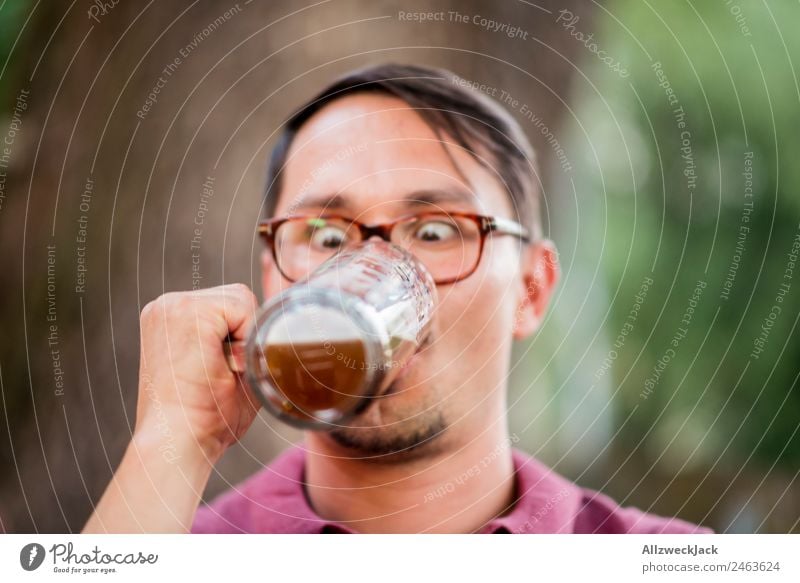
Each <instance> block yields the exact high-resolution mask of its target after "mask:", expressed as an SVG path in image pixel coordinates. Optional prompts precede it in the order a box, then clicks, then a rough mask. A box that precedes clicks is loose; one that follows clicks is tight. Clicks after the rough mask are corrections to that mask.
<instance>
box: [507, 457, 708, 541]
mask: <svg viewBox="0 0 800 583" xmlns="http://www.w3.org/2000/svg"><path fill="white" fill-rule="evenodd" d="M513 455H514V466H515V471H516V482H517V491H518V493H517V496H518V500H517V508H515V509H514V510H513V511H512V515H516V516H515V518H513V522H514V523H515V525H516V528H514V529H512V531H513V532H561V533H576V534H593V533H597V534H615V533H631V534H645V533H665V534H666V533H670V534H682V533H710V532H712V531H711V529H708V528H705V527H701V526H698V525H695V524H692V523H690V522H686V521H684V520H681V519H679V518H668V517H663V516H658V515H656V514H651V513H648V512H644V511H642V510H640V509H638V508H634V507H632V506H621V505H620V504H618V503H617V502H616V501H614V500H613V499H612V498H610V497H609V496H607V495H605V494H602V493H600V492H596V491H594V490H590V489H587V488H581V487H580V486H578V485H577V484H575V483H574V482H572V481H570V480H568V479H567V478H565V477H564V476H562V475H560V474H558V473H557V472H555V471H553V470H552V469H550V468H548V467H547V466H545V465H544V464H542V463H541V462H539V461H538V460H536V459H534V458H533V457H531V456H529V455H528V454H526V453H523V452H521V451H519V450H514V454H513Z"/></svg>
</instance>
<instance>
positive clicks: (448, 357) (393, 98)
mask: <svg viewBox="0 0 800 583" xmlns="http://www.w3.org/2000/svg"><path fill="white" fill-rule="evenodd" d="M538 192H539V188H538V183H537V172H536V167H535V164H534V159H533V153H532V150H531V147H530V144H529V143H528V141H527V139H526V138H525V136H524V134H523V132H522V130H521V129H520V127H519V126H518V124H517V123H516V122H515V121H514V120H513V118H512V117H511V116H510V115H509V114H508V113H507V112H506V111H505V110H504V109H503V108H502V107H501V106H500V105H499V104H497V103H496V102H494V101H493V100H492V99H490V98H489V97H488V96H487V95H485V94H483V93H481V92H479V91H477V90H475V89H473V88H472V87H471V86H470V84H468V83H467V82H465V81H464V80H462V79H460V78H458V77H456V76H455V75H453V74H452V73H449V72H446V71H440V70H434V69H428V68H423V67H417V66H398V65H383V66H377V67H372V68H367V69H364V70H360V71H355V72H353V73H351V74H349V75H347V76H345V77H343V78H341V79H339V80H338V81H336V82H335V83H334V84H332V85H331V86H330V87H328V88H327V89H325V90H324V91H323V92H322V93H320V94H319V95H317V96H316V97H315V98H314V99H312V100H310V101H309V102H308V103H307V104H306V105H304V106H303V107H301V108H300V109H299V110H298V113H296V114H295V115H294V116H293V117H292V118H291V119H290V120H289V122H288V124H287V125H286V127H285V129H284V133H283V135H282V136H281V138H280V140H279V142H278V144H277V146H276V148H275V151H274V152H273V156H272V161H271V165H270V170H269V176H268V186H267V197H266V214H267V216H273V217H285V216H292V217H306V220H307V217H312V218H313V217H323V218H325V217H331V216H333V215H336V216H338V217H344V218H345V219H346V220H347V221H358V222H360V223H362V224H366V225H376V224H387V223H391V222H392V221H393V220H395V219H397V218H398V217H408V216H416V215H420V216H421V215H422V214H423V213H425V214H426V216H427V215H429V214H431V213H434V214H435V215H436V216H440V217H444V218H442V219H441V220H440V221H438V222H436V224H434V225H433V226H431V223H430V221H428V222H426V223H425V225H426V226H425V229H424V232H421V234H419V237H425V238H429V237H433V238H434V240H439V238H442V237H448V236H451V235H452V233H453V232H456V233H459V236H460V237H461V238H460V239H459V241H460V246H459V247H458V249H457V251H455V252H453V256H452V257H451V258H448V259H450V260H451V261H453V262H460V263H459V269H458V274H457V275H458V277H457V278H455V279H456V280H455V281H446V282H442V281H441V278H439V279H440V280H439V281H438V284H437V292H438V297H439V302H438V304H437V307H436V313H435V314H434V321H433V327H432V332H431V337H430V342H428V343H427V344H426V345H425V347H424V348H423V349H422V350H421V351H420V352H419V353H418V354H417V355H416V356H415V358H414V360H413V363H412V364H411V365H410V366H409V367H408V368H407V370H406V371H404V374H403V375H402V376H401V377H400V378H399V379H398V380H397V381H396V382H395V383H394V385H393V386H392V388H391V390H390V391H389V393H388V395H387V396H385V397H382V398H379V399H376V400H375V402H374V403H373V404H371V405H370V406H369V407H368V408H367V409H366V410H365V411H364V412H363V413H361V414H359V415H358V416H357V417H356V418H355V419H354V420H352V421H351V422H349V423H348V425H347V426H346V427H341V428H337V429H336V430H334V431H330V432H308V433H307V434H306V438H305V441H304V443H303V444H300V445H298V446H295V447H294V448H292V449H290V450H289V451H288V452H286V453H284V454H283V455H282V456H281V457H280V458H279V459H278V460H276V461H275V462H274V463H273V464H272V465H270V466H269V467H267V468H265V469H263V470H262V471H260V472H258V473H257V474H256V475H255V476H253V477H251V478H250V479H249V480H247V481H246V482H245V483H244V484H242V485H239V486H237V487H234V488H232V489H231V490H229V491H228V492H227V493H225V494H223V495H222V496H220V497H219V498H218V499H217V500H215V501H214V502H213V503H212V504H211V505H210V506H208V507H203V508H200V509H199V510H198V504H199V500H200V495H201V494H202V492H203V489H204V487H205V485H206V483H207V480H208V478H209V475H210V473H211V471H212V468H213V466H214V464H215V462H217V461H218V460H219V459H220V456H221V455H222V454H223V452H224V451H225V449H226V448H227V447H228V446H230V445H231V444H232V443H234V442H235V441H236V440H237V439H239V438H240V437H241V436H242V435H243V434H244V432H245V431H246V430H247V428H248V426H249V425H250V424H251V422H252V421H253V419H254V417H255V415H256V413H257V410H258V405H257V402H256V400H255V399H254V398H253V397H252V396H251V395H250V394H249V391H246V390H243V388H242V385H241V383H239V382H238V379H237V377H236V375H234V374H233V373H232V372H231V371H230V370H229V368H228V366H227V364H226V361H225V357H224V354H223V349H222V343H223V341H224V340H225V339H226V338H227V337H228V336H229V335H230V336H232V337H233V338H235V339H242V338H244V337H245V336H246V334H247V331H248V325H249V323H250V322H251V321H252V319H253V313H254V310H255V309H256V307H257V304H258V302H257V300H256V297H255V296H254V295H253V293H252V292H251V291H250V290H249V289H248V288H246V287H245V286H243V285H232V286H223V287H218V288H213V289H209V290H203V291H197V292H191V293H171V294H166V295H164V296H162V297H160V298H158V299H157V300H155V301H154V302H152V303H150V304H148V305H147V306H146V307H145V309H144V310H143V312H142V318H141V338H142V342H141V350H142V353H141V371H140V387H139V395H140V396H139V403H138V410H137V421H136V428H135V431H134V434H133V439H132V441H131V444H130V446H129V448H128V450H127V451H126V453H125V455H124V457H123V460H122V462H121V464H120V467H119V469H118V470H117V472H116V474H115V476H114V479H113V480H112V483H111V484H110V486H109V487H108V489H107V491H106V493H105V494H104V496H103V498H102V500H101V502H100V503H99V505H98V506H97V509H96V512H95V513H94V514H93V516H92V517H91V518H90V520H89V522H88V524H87V526H86V529H85V530H86V532H109V531H110V532H131V531H134V532H136V531H145V532H186V531H189V530H191V531H192V532H231V533H235V532H278V533H281V532H304V533H320V532H363V533H377V532H408V533H418V532H428V533H433V532H455V533H474V532H481V533H495V532H512V533H529V532H567V533H570V532H581V533H591V532H671V533H676V532H696V531H705V530H707V529H701V528H699V527H696V526H694V525H691V524H688V523H685V522H682V521H680V520H675V519H672V520H670V519H663V518H659V517H656V516H652V515H648V514H645V513H642V512H640V511H638V510H636V509H631V508H626V509H623V508H620V507H619V506H617V505H616V504H615V503H614V502H613V501H611V500H610V499H609V498H607V497H605V496H603V495H602V494H599V493H595V492H591V491H587V490H583V489H581V488H579V487H578V486H576V485H574V484H572V483H570V482H569V481H568V480H566V479H564V478H562V477H560V476H558V475H556V474H555V473H553V472H551V471H550V470H548V469H547V468H545V467H544V466H542V465H541V464H540V463H539V462H537V461H536V460H534V459H531V458H530V457H528V456H526V455H525V454H523V453H521V452H519V451H517V450H515V449H514V448H513V447H511V446H512V444H513V442H514V441H515V438H512V437H510V436H509V430H508V425H507V415H506V413H507V401H506V384H507V375H508V369H509V364H510V358H511V345H512V341H513V340H514V339H523V338H525V337H528V336H530V335H531V334H533V333H534V332H535V331H536V330H537V329H538V327H539V325H540V323H541V322H542V319H543V318H544V316H545V313H546V309H547V306H548V302H549V300H550V297H551V295H552V293H553V290H554V288H555V286H556V283H557V280H558V273H559V272H558V263H557V256H556V251H555V248H554V246H553V244H552V243H551V242H550V241H548V240H547V239H544V238H543V237H542V234H541V227H540V220H539V211H538V201H537V196H538ZM451 213H452V214H454V213H470V214H472V215H476V216H479V217H483V218H482V219H475V221H477V223H476V224H478V225H483V226H484V227H485V228H484V230H483V231H482V232H481V239H480V241H481V242H482V245H480V246H478V245H476V244H475V242H474V241H475V239H474V238H473V239H469V238H468V237H463V236H462V232H461V230H460V227H458V226H456V227H454V226H453V225H451V223H450V222H449V221H450V219H449V218H448V217H450V216H451ZM296 220H303V219H296ZM314 220H316V221H317V222H316V223H314V224H320V223H319V219H314ZM498 225H501V226H498ZM502 225H504V226H505V227H502ZM302 226H303V225H300V227H302ZM463 228H470V227H466V226H465V227H463ZM298 232H300V233H306V231H304V230H303V229H302V228H300V229H299V230H298ZM310 232H311V233H312V234H308V233H306V235H304V236H307V237H308V238H307V239H303V238H302V237H299V238H295V239H297V240H299V241H300V243H295V244H298V245H300V249H299V252H300V253H302V251H303V248H302V245H305V244H310V243H309V241H310V240H311V239H312V238H314V237H318V236H320V237H333V239H332V240H333V245H332V247H333V248H334V249H335V248H336V247H337V245H342V244H344V245H351V244H353V245H356V244H359V241H348V240H347V239H346V238H344V237H343V235H342V232H341V230H339V231H336V230H335V229H334V230H332V231H330V232H319V231H317V230H316V228H315V229H311V231H310ZM415 233H416V231H415ZM415 236H416V235H415ZM389 238H390V240H393V239H392V237H389ZM295 239H292V240H293V241H294V240H295ZM330 240H331V239H325V241H327V242H329V241H330ZM296 251H297V250H296ZM287 257H291V254H289V255H288V256H287ZM290 262H291V259H287V258H285V257H284V256H282V255H281V254H280V253H276V252H275V251H274V250H273V249H269V248H268V249H266V250H265V251H264V253H263V255H262V286H263V290H264V294H265V296H266V297H267V298H269V297H271V296H273V295H274V294H276V293H278V292H279V291H281V290H282V289H285V288H286V287H287V286H289V285H291V281H290V279H289V278H287V276H286V274H287V272H288V271H291V270H292V269H296V268H297V266H296V265H290V264H289V263H290ZM434 271H435V270H432V274H433V275H434V278H436V276H437V274H436V273H435V272H434ZM451 279H452V278H451ZM165 436H168V437H169V440H170V447H171V450H170V451H171V455H170V456H169V459H166V458H165V457H164V456H163V455H162V450H163V446H164V442H165Z"/></svg>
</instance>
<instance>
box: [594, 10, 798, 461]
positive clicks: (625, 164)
mask: <svg viewBox="0 0 800 583" xmlns="http://www.w3.org/2000/svg"><path fill="white" fill-rule="evenodd" d="M607 10H608V13H609V14H610V15H613V16H610V15H609V14H607V15H606V16H605V17H604V18H603V26H604V29H605V30H604V34H603V35H602V38H603V41H602V42H603V43H604V48H607V51H608V53H609V54H611V55H615V56H616V57H617V58H619V59H620V60H621V61H622V62H624V63H626V64H627V65H628V69H629V70H630V71H631V75H630V77H629V78H627V79H621V78H620V77H619V76H615V75H614V74H613V73H609V72H608V71H604V70H603V69H602V65H600V66H598V67H596V70H594V71H593V72H592V74H593V75H594V79H595V83H596V85H597V93H595V94H591V93H587V96H585V97H584V98H583V99H582V103H581V105H580V106H579V108H578V110H579V112H582V113H579V115H580V116H581V119H582V121H583V123H584V126H585V128H586V131H587V132H588V138H589V140H591V144H592V145H593V146H594V148H595V150H597V152H598V156H599V160H598V161H599V164H598V166H597V167H591V166H590V167H588V168H587V167H584V169H583V171H582V173H583V175H584V176H583V177H582V178H583V179H584V180H585V181H587V182H588V183H589V184H591V185H592V187H593V188H594V189H595V190H596V191H597V192H599V193H601V194H602V195H603V196H605V197H606V202H607V204H608V215H607V221H608V224H607V230H606V233H607V235H606V237H607V239H606V244H607V246H608V252H607V253H606V254H604V256H603V258H604V267H605V270H606V274H607V277H608V282H609V287H610V290H611V292H612V293H613V292H615V291H616V288H617V285H620V284H621V287H620V289H619V293H618V294H617V296H616V300H615V302H614V305H613V310H612V321H611V322H610V323H609V324H608V330H609V335H610V336H612V342H613V335H616V334H617V332H618V331H619V330H620V329H621V327H623V326H624V324H625V320H626V317H627V316H628V313H629V310H630V306H631V298H633V297H634V296H635V294H636V293H637V292H638V291H639V288H640V286H641V282H642V279H643V277H645V276H648V275H650V276H651V277H653V279H654V281H655V286H654V287H653V289H651V290H650V292H649V294H648V296H647V300H646V302H645V303H644V305H643V308H642V312H641V314H640V316H639V318H638V321H637V323H636V325H635V326H634V328H633V330H632V331H631V333H630V335H629V336H628V337H627V340H626V342H625V343H624V346H623V347H622V348H621V349H620V350H619V351H618V352H619V357H618V358H617V359H616V360H615V362H614V382H615V387H616V386H620V387H621V390H620V393H619V396H620V398H619V407H620V408H621V409H622V410H621V413H620V416H619V417H620V419H625V418H627V417H628V414H629V413H631V412H634V414H633V415H631V418H630V421H629V422H628V423H627V424H626V426H625V427H624V428H623V430H622V432H621V434H620V435H621V439H620V441H621V443H624V444H628V447H631V448H633V447H638V446H641V447H644V448H645V450H646V451H647V452H649V454H650V455H651V457H652V458H658V457H659V456H661V454H662V453H664V452H666V453H668V454H669V453H671V452H673V453H674V452H675V451H680V452H682V453H679V454H676V455H678V456H681V457H680V458H679V461H680V460H681V459H682V460H683V461H685V462H688V463H700V462H703V463H706V464H707V463H715V462H717V461H718V460H720V459H722V460H725V461H726V462H728V463H730V464H731V466H735V465H736V464H741V463H742V462H745V461H748V460H749V461H751V462H757V463H760V464H761V465H762V466H763V467H770V466H771V465H772V464H773V462H775V461H776V460H777V462H778V463H779V464H781V465H783V466H785V467H786V468H787V469H793V468H796V467H797V465H798V462H800V435H797V428H798V411H800V388H798V387H797V385H796V382H795V381H796V380H797V375H798V371H800V364H798V355H800V340H798V338H800V337H799V336H798V334H797V329H796V327H795V326H796V324H797V318H798V314H800V262H798V263H797V265H796V266H793V265H792V262H791V257H790V256H789V253H790V252H791V250H792V245H793V242H795V241H796V237H799V236H800V197H799V196H798V192H799V191H800V165H798V164H796V163H795V160H794V158H795V157H796V156H797V153H798V152H800V131H798V129H800V87H799V86H798V78H797V77H798V72H797V70H796V69H797V67H796V65H797V64H798V63H800V37H798V35H796V34H795V30H794V25H793V24H792V23H796V22H798V21H800V5H798V4H796V3H794V4H792V3H788V2H787V3H771V4H769V6H768V5H767V4H766V3H764V4H754V3H745V2H740V6H739V7H736V4H735V3H733V2H732V3H730V4H726V3H716V2H694V3H687V2H666V3H648V2H639V1H638V0H636V1H633V0H620V1H617V2H612V3H611V4H609V5H608V6H607ZM737 16H738V17H739V19H738V20H737ZM743 27H745V28H743ZM746 33H747V34H746ZM648 54H649V56H648ZM655 63H660V67H659V66H657V65H655ZM659 69H660V71H661V73H662V74H661V75H659V73H658V71H659ZM667 84H668V85H667ZM668 87H669V88H671V90H672V91H673V92H674V95H673V97H672V99H673V101H672V102H670V95H669V94H668V92H667V88H668ZM679 108H682V109H679ZM680 122H683V123H684V124H685V125H684V126H681V125H680ZM686 132H688V133H686ZM749 153H752V155H751V154H749ZM628 155H630V161H629V160H628ZM587 159H588V152H587ZM746 164H750V165H751V166H749V167H748V166H746ZM748 170H749V171H750V172H751V177H750V176H746V175H745V174H744V173H745V171H748ZM749 179H750V180H752V185H750V184H748V180H749ZM750 187H752V196H746V194H747V193H749V191H748V190H747V189H748V188H750ZM751 203H752V205H751ZM797 240H798V241H800V239H797ZM632 245H633V249H631V246H632ZM629 255H630V260H629V261H628V262H626V258H627V257H628V256H629ZM797 259H798V260H800V257H798V258H797ZM792 268H793V269H794V270H793V271H792ZM698 281H700V282H703V283H704V284H705V287H704V288H701V293H700V294H699V298H698V299H697V301H696V304H697V305H696V306H695V307H694V311H693V313H692V314H691V318H690V319H689V321H688V323H687V319H686V318H685V315H686V314H687V310H688V308H690V307H692V306H691V303H690V300H691V298H692V296H693V293H694V290H695V289H696V287H697V285H698ZM782 285H783V287H782ZM787 286H788V287H787ZM781 294H783V295H781ZM776 311H777V312H778V313H776ZM771 312H772V313H773V316H774V318H770V313H771ZM762 327H765V328H766V329H768V332H765V331H764V330H763V329H762ZM682 331H685V337H684V336H683V332H682ZM676 337H678V338H677V342H676ZM759 339H761V340H763V346H761V345H759V343H758V340H759ZM675 344H677V345H675ZM670 348H672V349H673V350H674V355H672V356H671V358H669V356H670V354H671V353H668V351H669V350H670ZM759 348H760V349H761V351H759V350H758V349H759ZM659 359H662V360H667V359H668V360H669V362H668V363H667V364H663V365H659ZM659 369H663V370H659ZM654 379H655V382H653V381H654ZM648 381H649V384H648ZM648 386H650V390H646V388H647V387H648ZM681 463H683V462H681Z"/></svg>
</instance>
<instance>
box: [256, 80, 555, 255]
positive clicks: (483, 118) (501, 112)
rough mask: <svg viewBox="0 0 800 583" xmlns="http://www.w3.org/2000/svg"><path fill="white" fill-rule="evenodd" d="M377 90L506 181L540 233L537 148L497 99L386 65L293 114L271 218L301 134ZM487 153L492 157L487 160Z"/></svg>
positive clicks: (281, 146)
mask: <svg viewBox="0 0 800 583" xmlns="http://www.w3.org/2000/svg"><path fill="white" fill-rule="evenodd" d="M365 91H372V92H380V93H385V94H388V95H393V96H395V97H398V98H400V99H402V100H403V101H405V102H406V103H407V104H408V105H410V106H411V107H412V108H414V109H415V111H416V112H417V113H418V114H419V115H420V116H421V117H422V118H423V119H424V120H425V122H426V123H427V124H428V125H429V126H430V127H431V128H432V129H433V130H434V131H435V132H436V133H437V134H441V133H442V132H444V133H446V134H447V135H449V136H450V137H452V138H453V139H455V140H456V143H457V144H458V145H459V146H461V147H462V148H464V149H465V150H467V151H468V152H469V153H470V154H471V155H472V157H473V158H474V159H475V160H477V161H478V162H479V163H480V164H482V165H483V166H485V167H487V168H488V169H489V170H491V171H493V172H495V173H496V174H497V176H498V178H499V179H500V180H501V181H503V182H504V183H505V187H506V189H507V190H508V193H509V196H510V197H511V201H512V203H513V204H514V206H515V210H516V212H517V214H518V216H519V220H520V222H521V223H522V224H524V225H525V226H527V227H528V228H529V229H531V234H532V235H533V237H532V238H533V240H536V239H538V238H539V237H540V236H541V221H540V217H539V203H538V191H539V189H538V188H537V181H538V178H537V168H536V161H535V158H534V153H533V148H532V147H531V145H530V142H529V141H528V138H527V137H526V136H525V133H524V132H523V131H522V128H520V126H519V124H518V123H517V122H516V120H514V118H513V117H511V115H510V114H509V113H508V111H506V109H505V108H503V107H502V106H501V105H500V104H499V103H498V102H496V101H495V100H493V99H492V98H491V97H489V96H488V95H486V94H485V93H483V92H481V91H479V90H478V89H475V88H474V87H473V84H472V83H470V82H469V81H467V80H465V79H462V78H460V77H458V76H457V75H455V74H454V73H451V72H450V71H446V70H443V69H433V68H428V67H420V66H417V65H398V64H383V65H377V66H372V67H367V68H365V69H359V70H356V71H351V72H350V73H347V74H346V75H344V76H343V77H340V78H339V79H337V80H336V81H334V82H333V83H332V84H331V85H329V86H328V87H326V88H325V89H323V90H322V91H321V92H320V93H319V94H317V95H316V96H315V97H314V98H312V99H311V100H309V101H308V102H306V103H305V104H304V105H303V106H301V107H300V109H298V110H297V111H296V112H295V113H294V114H293V115H292V117H290V118H289V120H288V121H287V122H286V125H285V126H284V129H283V133H282V134H281V135H280V137H279V139H278V142H277V144H276V145H275V148H274V149H273V150H272V156H271V158H270V163H269V169H268V172H267V188H266V200H265V202H264V207H265V212H266V215H267V216H268V217H271V216H272V215H273V214H274V212H275V208H276V206H277V203H278V196H279V195H280V191H281V183H282V179H281V178H282V170H283V167H284V165H285V164H286V161H287V157H288V154H289V149H290V147H291V145H292V142H293V141H294V138H295V136H296V135H297V132H298V131H299V130H300V128H301V127H302V126H303V124H305V123H306V122H307V121H308V120H309V118H310V117H311V116H313V115H314V114H315V113H316V112H318V111H319V110H320V109H322V108H323V107H324V106H325V105H327V104H328V103H330V102H332V101H334V100H336V99H339V98H341V97H344V96H345V95H350V94H353V93H359V92H365ZM482 156H485V157H487V158H488V159H489V160H488V163H487V161H486V160H484V159H482Z"/></svg>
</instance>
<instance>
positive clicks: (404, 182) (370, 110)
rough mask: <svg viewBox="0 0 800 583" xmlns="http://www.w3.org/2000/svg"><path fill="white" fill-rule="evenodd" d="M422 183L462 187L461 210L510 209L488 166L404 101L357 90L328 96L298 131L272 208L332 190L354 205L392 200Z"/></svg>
mask: <svg viewBox="0 0 800 583" xmlns="http://www.w3.org/2000/svg"><path fill="white" fill-rule="evenodd" d="M421 190H424V191H427V190H441V191H448V192H457V191H461V192H462V193H463V195H464V196H463V198H464V199H465V200H464V203H463V205H462V206H463V208H464V209H465V210H475V211H478V212H484V213H493V214H503V215H505V214H506V213H507V212H508V211H509V209H510V203H509V201H508V197H507V195H506V193H505V191H504V189H503V186H502V181H501V180H500V179H499V178H498V177H497V176H496V175H495V174H494V173H493V171H492V170H489V169H486V168H484V167H483V166H482V165H481V164H480V163H478V162H477V161H476V160H475V159H474V158H473V156H472V155H470V153H469V152H467V151H465V150H463V149H462V148H460V147H459V146H458V145H457V144H456V143H455V141H454V140H453V139H452V138H451V137H449V136H448V135H446V134H441V135H437V132H436V131H435V130H434V129H433V128H431V127H430V126H429V125H428V124H427V123H426V122H425V120H423V118H422V117H421V116H420V115H419V114H417V113H416V112H415V111H414V110H413V109H412V108H411V106H409V105H408V104H407V103H405V102H404V101H402V100H401V99H399V98H396V97H393V96H390V95H384V94H380V93H356V94H353V95H348V96H346V97H343V98H340V99H337V100H335V101H333V102H331V103H329V104H328V105H326V106H325V107H323V108H322V109H321V110H320V111H318V112H317V113H315V114H314V115H313V116H312V117H311V118H310V119H309V120H308V121H307V122H306V123H305V124H304V125H303V126H302V127H301V128H300V130H299V131H298V133H297V135H296V136H295V139H294V141H293V143H292V146H291V148H290V150H289V154H288V156H287V162H286V166H285V168H284V173H283V185H282V189H281V198H280V201H279V203H278V206H277V209H276V214H277V215H281V214H287V210H288V211H293V210H294V209H302V208H303V207H304V206H308V205H309V204H310V203H309V201H314V200H320V199H324V198H325V197H326V196H329V195H330V196H332V195H336V194H338V195H340V198H345V199H347V201H348V202H349V203H351V206H357V207H360V210H361V211H364V209H365V207H372V208H374V207H376V206H380V207H384V208H387V207H397V206H401V205H402V204H403V202H402V201H403V199H404V198H406V197H407V196H408V195H409V193H413V192H417V191H421ZM451 198H452V197H451ZM451 206H452V205H451ZM451 210H452V209H451Z"/></svg>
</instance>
